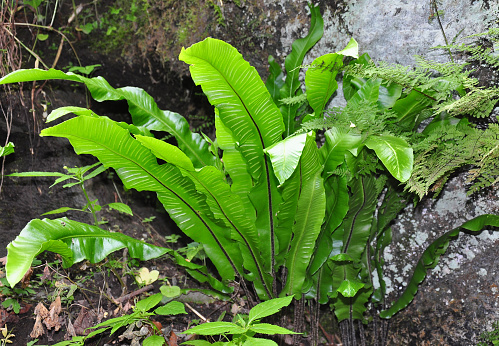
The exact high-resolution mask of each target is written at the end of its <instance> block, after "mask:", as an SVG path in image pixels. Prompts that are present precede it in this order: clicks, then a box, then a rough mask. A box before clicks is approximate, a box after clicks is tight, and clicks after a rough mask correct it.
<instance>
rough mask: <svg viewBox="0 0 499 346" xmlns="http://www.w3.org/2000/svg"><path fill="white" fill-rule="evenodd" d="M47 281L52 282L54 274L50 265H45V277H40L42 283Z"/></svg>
mask: <svg viewBox="0 0 499 346" xmlns="http://www.w3.org/2000/svg"><path fill="white" fill-rule="evenodd" d="M45 280H52V272H51V271H50V268H49V266H48V265H45V268H43V275H42V276H41V277H40V281H41V282H44V281H45Z"/></svg>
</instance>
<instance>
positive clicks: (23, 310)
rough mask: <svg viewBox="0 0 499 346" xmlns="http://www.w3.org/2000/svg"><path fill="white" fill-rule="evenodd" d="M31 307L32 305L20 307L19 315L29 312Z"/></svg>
mask: <svg viewBox="0 0 499 346" xmlns="http://www.w3.org/2000/svg"><path fill="white" fill-rule="evenodd" d="M32 307H33V305H31V304H25V305H21V310H19V314H25V313H27V312H28V311H29V310H31V308H32Z"/></svg>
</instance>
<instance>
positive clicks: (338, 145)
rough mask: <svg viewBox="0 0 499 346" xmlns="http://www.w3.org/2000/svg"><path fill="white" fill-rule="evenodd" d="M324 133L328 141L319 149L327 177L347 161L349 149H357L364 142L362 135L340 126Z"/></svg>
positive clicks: (324, 174) (325, 176)
mask: <svg viewBox="0 0 499 346" xmlns="http://www.w3.org/2000/svg"><path fill="white" fill-rule="evenodd" d="M324 135H325V137H326V141H325V143H324V145H323V146H322V147H321V148H320V149H319V150H320V153H321V158H322V163H323V165H324V173H323V176H324V178H327V177H329V176H330V175H331V174H332V173H333V172H334V170H335V169H336V168H337V167H338V166H339V165H341V164H342V163H343V162H344V161H345V153H346V152H347V150H351V151H355V150H357V148H358V147H359V146H360V145H361V144H362V136H361V135H360V134H357V133H354V132H348V131H345V130H344V129H343V128H339V127H333V128H331V129H329V130H327V131H326V132H325V133H324Z"/></svg>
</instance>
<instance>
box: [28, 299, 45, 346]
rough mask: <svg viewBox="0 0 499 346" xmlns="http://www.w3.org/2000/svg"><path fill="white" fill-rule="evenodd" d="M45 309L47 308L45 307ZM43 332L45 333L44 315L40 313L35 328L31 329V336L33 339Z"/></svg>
mask: <svg viewBox="0 0 499 346" xmlns="http://www.w3.org/2000/svg"><path fill="white" fill-rule="evenodd" d="M40 304H41V303H40ZM42 305H43V304H42ZM44 308H45V307H44ZM45 310H47V309H45ZM43 334H45V328H43V324H42V317H41V316H40V315H38V316H36V321H35V325H34V326H33V330H32V331H31V333H30V334H29V336H30V337H31V338H32V339H36V338H39V337H40V336H42V335H43Z"/></svg>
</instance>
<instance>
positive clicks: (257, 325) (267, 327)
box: [184, 296, 299, 346]
mask: <svg viewBox="0 0 499 346" xmlns="http://www.w3.org/2000/svg"><path fill="white" fill-rule="evenodd" d="M292 300H293V296H288V297H283V298H274V299H271V300H269V301H266V302H263V303H260V304H258V305H256V306H255V307H253V309H251V311H250V312H249V315H247V316H241V315H240V314H237V315H236V316H235V317H234V320H235V323H234V322H209V323H205V324H202V325H199V326H196V327H192V328H190V329H188V330H187V331H186V332H185V334H198V335H221V336H222V337H223V338H225V339H226V340H228V338H227V334H232V335H234V336H233V338H232V340H230V341H228V342H223V341H219V342H215V343H210V342H208V341H204V340H194V341H186V342H184V345H194V346H206V345H218V346H222V345H234V346H238V345H240V346H243V345H264V346H277V343H276V342H275V341H272V340H268V339H262V338H255V337H254V335H255V334H266V335H276V334H299V333H295V332H293V331H291V330H288V329H286V328H282V327H279V326H275V325H273V324H270V323H261V322H260V320H261V319H262V318H264V317H268V316H270V315H273V314H276V313H278V312H279V310H281V308H283V307H285V306H288V305H289V304H290V303H291V301H292Z"/></svg>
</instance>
